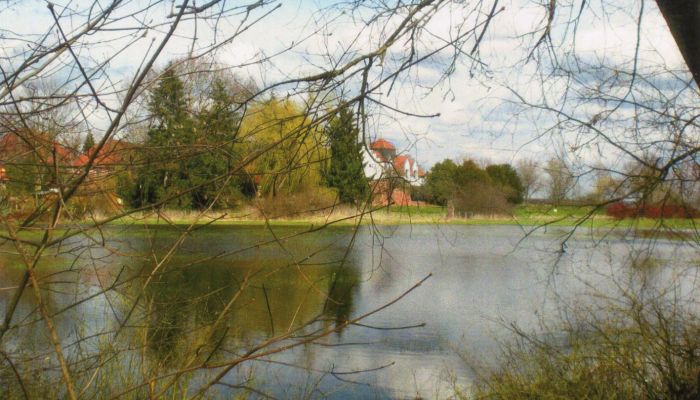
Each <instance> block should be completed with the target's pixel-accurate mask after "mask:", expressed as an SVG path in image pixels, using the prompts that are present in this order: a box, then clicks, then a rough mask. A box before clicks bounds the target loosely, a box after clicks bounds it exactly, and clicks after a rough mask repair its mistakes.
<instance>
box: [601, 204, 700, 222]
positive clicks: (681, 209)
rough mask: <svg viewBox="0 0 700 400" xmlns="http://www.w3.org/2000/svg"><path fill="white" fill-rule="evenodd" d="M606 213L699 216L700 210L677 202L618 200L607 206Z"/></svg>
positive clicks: (623, 217) (634, 215)
mask: <svg viewBox="0 0 700 400" xmlns="http://www.w3.org/2000/svg"><path fill="white" fill-rule="evenodd" d="M605 211H606V214H607V215H609V216H611V217H613V218H616V219H625V218H654V219H658V218H698V217H700V211H698V210H696V209H695V208H693V207H690V206H681V205H676V204H658V203H657V204H629V203H623V202H617V203H613V204H610V205H609V206H608V207H607V208H606V210H605Z"/></svg>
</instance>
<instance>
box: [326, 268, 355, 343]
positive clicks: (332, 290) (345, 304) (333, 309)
mask: <svg viewBox="0 0 700 400" xmlns="http://www.w3.org/2000/svg"><path fill="white" fill-rule="evenodd" d="M359 282H360V273H359V270H358V268H355V266H354V265H353V264H352V262H351V260H350V259H348V260H346V261H345V263H343V264H342V265H340V266H338V267H336V268H334V270H333V274H332V276H331V279H330V282H329V285H330V287H329V290H328V299H326V301H325V305H324V310H323V313H324V315H325V316H326V317H328V318H332V319H333V320H334V321H335V325H336V327H338V326H339V325H340V324H342V323H343V322H346V321H347V320H348V319H349V318H350V315H351V314H352V312H353V311H354V300H355V294H356V291H357V286H358V285H359ZM341 332H342V331H338V334H340V333H341Z"/></svg>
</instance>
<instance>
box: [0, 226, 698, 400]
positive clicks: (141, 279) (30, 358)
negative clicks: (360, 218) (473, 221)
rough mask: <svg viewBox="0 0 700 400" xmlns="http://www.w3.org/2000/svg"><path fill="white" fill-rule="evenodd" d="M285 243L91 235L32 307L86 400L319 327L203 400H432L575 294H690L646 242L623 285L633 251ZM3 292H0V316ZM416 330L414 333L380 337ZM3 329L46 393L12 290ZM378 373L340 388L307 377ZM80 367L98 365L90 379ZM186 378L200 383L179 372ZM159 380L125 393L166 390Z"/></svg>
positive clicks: (511, 236) (675, 263) (399, 234)
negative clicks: (511, 333)
mask: <svg viewBox="0 0 700 400" xmlns="http://www.w3.org/2000/svg"><path fill="white" fill-rule="evenodd" d="M302 229H303V228H276V237H277V238H285V237H288V238H287V239H280V240H279V241H273V240H272V239H273V237H272V235H271V234H270V232H269V231H267V229H266V228H264V227H209V228H207V229H205V230H201V231H198V232H195V233H194V234H188V235H186V238H185V240H184V242H183V243H182V246H181V248H180V250H179V251H178V252H177V253H176V254H174V255H173V256H168V254H169V249H170V248H171V246H172V245H173V243H176V242H178V240H179V238H180V235H181V232H179V231H178V230H177V229H173V228H167V229H156V230H146V229H142V228H139V229H137V228H114V229H113V230H109V231H107V234H108V240H107V243H106V244H107V245H106V246H97V245H94V243H92V242H89V241H86V240H83V241H80V240H76V241H75V242H73V243H70V244H69V245H68V244H67V245H66V246H65V248H64V249H62V250H61V251H58V252H56V253H55V254H54V256H52V257H49V258H47V259H45V260H43V263H42V264H41V265H40V268H39V269H38V270H39V271H40V274H41V281H42V287H43V293H44V295H43V296H44V299H45V300H46V302H47V304H48V305H49V309H50V312H51V313H52V314H54V315H55V322H56V325H57V329H58V331H59V334H60V336H61V337H62V338H63V345H64V348H65V350H66V354H67V356H68V357H69V359H71V360H72V361H74V362H75V364H74V365H73V366H72V370H73V372H74V374H75V377H76V380H77V381H78V383H79V384H82V385H85V384H87V383H88V382H91V386H90V387H91V390H92V391H93V393H95V394H96V395H97V393H100V391H103V392H104V393H117V392H120V391H123V390H125V389H127V388H129V387H130V386H132V385H135V384H138V383H140V382H141V381H143V380H145V379H146V380H147V379H148V378H149V377H157V376H163V375H165V376H168V377H169V378H168V379H170V378H173V377H177V382H178V385H179V387H183V388H184V389H182V390H184V392H185V393H189V394H193V393H194V392H196V390H197V388H199V387H201V386H202V385H203V384H205V383H206V382H208V381H209V380H210V379H211V378H212V377H213V376H215V375H216V374H218V373H219V372H221V369H220V368H219V369H217V368H214V367H213V366H216V365H217V363H220V362H224V361H230V360H232V359H235V358H237V357H240V356H242V355H245V354H246V353H247V352H250V351H252V350H254V349H256V346H259V345H260V344H261V343H265V341H266V340H269V339H270V338H271V337H279V338H280V340H279V341H278V342H277V343H276V344H275V348H276V347H283V346H287V345H290V344H294V343H302V342H304V341H305V340H306V339H308V338H309V337H310V336H309V335H313V334H315V333H318V332H321V331H325V330H329V329H336V332H335V333H333V334H332V335H329V336H327V337H323V338H322V339H321V340H318V341H315V343H305V344H303V345H301V346H299V347H296V348H293V349H291V350H289V351H284V352H280V353H274V354H270V355H269V356H265V357H262V358H261V359H260V360H257V361H251V362H246V363H242V364H241V365H240V366H239V367H237V368H235V369H233V370H231V371H230V372H229V373H228V375H226V376H225V377H224V379H223V380H224V381H225V382H227V383H229V384H232V385H233V384H234V383H236V384H239V385H238V386H239V387H238V388H234V387H226V386H217V387H215V388H214V389H213V391H212V392H210V394H211V395H212V396H215V395H220V396H221V397H230V396H232V395H234V394H237V393H241V392H245V390H244V389H241V388H240V387H241V386H244V385H241V384H240V383H241V382H246V384H247V385H252V386H255V387H256V388H259V389H261V390H264V391H265V392H268V393H270V394H272V395H275V396H277V397H283V398H295V397H302V396H304V395H307V394H311V397H322V396H321V394H323V395H324V396H325V395H328V396H330V397H335V398H356V397H367V396H371V397H375V398H383V397H389V398H391V397H410V396H424V397H435V396H437V397H445V396H446V394H447V393H448V392H449V390H450V386H451V379H452V378H451V377H450V376H448V375H446V371H449V372H450V373H452V374H454V376H456V377H457V383H458V384H468V382H469V379H470V372H469V370H468V368H467V367H466V366H465V365H464V363H463V362H462V360H461V359H460V358H459V356H457V355H455V351H456V350H458V351H469V352H470V354H471V355H472V356H474V357H477V358H480V359H486V360H488V359H489V358H491V356H492V355H493V354H494V352H496V351H497V349H496V347H495V341H494V338H497V337H499V335H500V336H502V335H503V334H504V331H503V330H502V329H501V330H499V324H498V323H496V324H494V323H493V321H504V322H506V323H517V324H518V325H519V326H522V327H524V328H525V329H537V327H538V326H539V323H540V322H541V321H542V318H545V319H547V318H549V319H555V318H559V317H560V316H561V314H560V312H561V310H562V305H566V304H582V303H585V302H589V301H595V298H596V297H585V299H586V301H582V299H584V297H582V295H583V294H595V295H600V294H605V296H613V295H614V294H615V293H619V291H620V290H622V289H625V290H627V289H629V288H632V289H635V290H636V289H639V290H641V289H644V288H648V287H650V286H649V285H652V286H654V287H656V288H658V287H661V286H662V285H667V284H668V285H670V283H672V282H681V284H682V285H685V286H684V289H683V290H684V291H685V292H689V291H690V290H691V289H692V288H693V287H694V283H693V282H694V281H693V280H690V279H685V277H687V276H689V273H694V272H695V271H696V269H697V266H696V265H695V264H692V262H691V261H690V260H693V259H694V257H695V249H693V248H691V247H689V246H685V245H682V244H679V243H677V242H671V241H666V242H663V241H661V242H657V243H656V244H655V247H654V251H653V257H654V259H653V260H652V261H653V262H651V261H649V262H647V264H645V265H646V266H647V267H648V268H646V269H640V268H638V267H639V266H638V265H637V266H631V263H630V262H629V258H628V257H627V255H628V254H634V253H635V251H636V248H635V244H631V243H629V242H625V241H619V240H609V241H608V242H606V243H604V244H600V243H597V242H596V241H594V240H592V239H591V238H590V237H587V236H577V237H575V238H574V239H573V240H572V242H570V244H569V247H568V251H567V254H564V255H561V254H559V253H558V252H557V250H558V248H559V246H558V243H557V233H556V232H554V233H549V234H547V235H534V236H532V237H531V238H530V239H529V240H528V241H526V242H524V243H519V240H520V239H521V237H522V232H521V231H520V230H519V229H517V228H514V227H442V228H434V227H428V226H420V227H402V228H399V229H393V230H392V232H390V233H391V236H392V237H391V238H386V239H385V240H383V242H382V246H377V244H378V240H377V237H376V236H375V235H373V233H372V231H370V230H366V229H363V230H362V232H360V235H359V237H358V238H357V243H356V245H355V246H354V247H353V248H352V249H351V250H350V251H349V252H348V251H347V244H348V243H349V242H350V240H351V238H352V230H351V229H349V228H338V229H329V230H324V231H321V232H317V233H314V234H310V235H304V236H298V237H290V236H293V235H294V234H295V233H298V232H299V231H300V230H302ZM384 233H387V232H384ZM641 245H645V244H644V243H642V244H641ZM88 246H89V247H88ZM68 249H71V250H68ZM74 249H82V251H81V252H79V253H77V252H75V251H74ZM152 249H155V250H154V251H151V250H152ZM76 254H78V256H77V258H76ZM18 265H19V259H17V257H16V256H13V255H11V254H3V255H2V256H1V257H0V282H2V285H0V286H3V287H11V286H13V285H16V282H18V281H19V279H20V276H21V273H22V269H21V268H20V267H18ZM431 272H432V273H433V274H434V275H433V278H431V279H430V280H429V281H428V282H426V283H425V284H424V285H423V286H422V287H421V288H419V290H417V291H415V292H414V293H412V294H411V295H410V296H409V297H407V298H406V299H404V300H402V301H401V302H399V303H397V304H396V305H394V306H392V307H391V308H389V309H388V310H386V311H385V312H382V313H380V314H378V315H375V316H372V317H370V318H368V319H367V320H365V321H363V324H365V325H368V326H372V327H374V328H369V327H367V326H352V325H350V326H346V325H345V322H346V321H348V320H349V319H352V318H354V317H356V316H358V315H361V314H363V313H366V312H368V311H371V310H373V309H376V308H377V307H379V306H381V305H383V304H385V303H386V302H388V301H391V300H392V299H394V298H395V297H396V296H398V295H400V294H401V293H403V292H404V291H405V290H406V289H407V288H408V287H410V286H411V285H413V284H414V283H415V282H417V281H418V280H420V279H421V278H423V277H424V276H425V275H426V274H428V273H431ZM642 283H643V285H642ZM644 285H646V286H644ZM107 289H109V290H107ZM12 292H13V291H12V290H3V291H0V302H1V303H2V304H1V305H2V310H3V312H4V309H5V305H6V304H7V302H8V301H9V299H10V296H11V294H12ZM598 298H599V297H598ZM591 299H592V300H591ZM76 302H78V304H76ZM37 321H38V322H37ZM419 323H425V326H421V327H416V328H412V329H407V330H396V329H392V328H396V327H401V326H407V325H416V324H419ZM13 324H14V325H15V327H14V328H13V329H12V330H11V331H10V332H9V333H8V335H7V336H6V337H5V338H4V339H3V343H2V349H3V351H5V352H7V353H8V354H10V355H11V356H12V358H13V359H14V360H16V361H17V362H18V365H20V366H21V373H22V376H23V377H24V379H25V380H26V381H27V382H28V383H29V384H30V385H31V386H32V387H33V388H40V387H42V382H44V381H46V380H48V381H53V382H52V384H53V387H54V388H59V389H58V390H60V387H61V385H60V382H59V381H60V378H59V376H58V371H57V369H56V365H55V363H54V361H53V357H52V353H51V348H50V342H49V340H48V337H47V335H46V333H45V329H44V326H43V323H42V322H41V321H40V320H39V317H38V313H37V312H36V299H34V298H33V296H32V295H31V293H30V292H29V291H28V292H26V293H25V294H24V296H23V297H22V298H21V301H20V303H19V308H18V312H17V313H16V315H15V317H14V318H13ZM377 328H379V329H377ZM116 332H119V333H118V334H116ZM37 354H40V355H41V356H40V357H37ZM390 364H393V366H392V367H390V368H380V369H378V370H376V371H374V372H372V373H365V374H357V375H352V376H347V378H348V379H346V380H341V379H338V377H343V376H345V375H342V374H340V375H335V376H334V375H333V374H324V373H321V372H319V371H334V372H349V371H358V370H375V369H377V368H379V367H382V366H385V365H390ZM95 365H103V367H101V369H100V371H99V373H97V374H96V375H95V376H92V372H93V371H95V369H94V366H95ZM197 365H206V366H207V367H208V368H206V369H204V370H198V371H194V370H189V369H188V368H190V367H192V366H197ZM178 371H180V372H178ZM168 374H171V375H168ZM0 379H1V380H2V381H0V387H4V388H7V389H5V390H7V391H9V392H2V391H0V396H2V397H5V395H9V394H11V393H19V392H17V391H16V390H17V387H16V383H14V382H15V380H14V379H13V376H12V374H11V373H10V374H8V373H7V371H4V372H3V373H0ZM168 379H165V380H164V381H163V382H164V383H163V384H162V385H161V386H157V387H151V386H148V385H146V386H143V387H138V388H137V389H136V390H134V391H133V392H129V395H131V397H134V398H143V397H147V396H148V395H152V394H153V393H159V392H158V391H159V390H160V391H167V390H174V389H172V388H173V387H177V385H174V386H172V387H167V386H166V384H167V383H168V382H170V381H169V380H168ZM348 380H350V381H353V382H357V383H348V382H347V381H348ZM43 387H46V385H43ZM292 387H293V389H292ZM0 390H2V389H0ZM33 390H34V389H33ZM36 390H38V389H36ZM54 390H55V389H54ZM88 393H90V392H89V391H88ZM441 394H444V395H441ZM37 395H39V396H40V395H41V393H37ZM40 397H41V396H40ZM98 397H99V396H98Z"/></svg>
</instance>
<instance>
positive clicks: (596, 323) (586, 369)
mask: <svg viewBox="0 0 700 400" xmlns="http://www.w3.org/2000/svg"><path fill="white" fill-rule="evenodd" d="M608 311H610V315H608V316H607V317H606V318H604V319H600V318H595V317H590V318H588V319H586V320H583V321H581V320H579V321H576V327H573V326H571V325H569V326H567V327H565V328H564V332H565V336H564V340H563V343H562V342H561V341H560V342H559V343H554V341H553V340H551V339H550V340H546V339H538V338H534V337H533V336H528V335H527V334H524V333H523V332H521V331H516V332H517V334H518V337H520V339H521V340H519V341H518V342H516V343H515V344H512V345H509V346H506V347H505V348H504V353H503V362H502V363H501V365H500V366H499V367H498V368H496V369H492V370H490V371H487V372H486V373H485V374H482V375H481V376H480V379H479V381H478V382H477V383H476V385H475V387H474V391H473V393H470V394H466V395H463V396H462V397H463V398H477V399H523V398H532V399H535V398H536V399H679V400H680V399H698V398H700V388H699V383H698V378H699V377H700V376H699V375H698V372H699V371H700V324H699V323H698V320H697V319H696V318H694V317H693V316H692V313H680V312H679V311H678V310H677V309H676V308H675V307H673V306H669V307H660V306H658V305H651V306H647V307H641V306H640V305H639V304H635V305H634V306H633V307H631V308H630V309H628V310H626V311H622V312H614V311H611V310H608Z"/></svg>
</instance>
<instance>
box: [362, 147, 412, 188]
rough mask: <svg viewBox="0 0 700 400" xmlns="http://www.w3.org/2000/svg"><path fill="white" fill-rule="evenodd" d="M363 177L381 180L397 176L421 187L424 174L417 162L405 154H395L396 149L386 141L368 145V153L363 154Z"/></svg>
mask: <svg viewBox="0 0 700 400" xmlns="http://www.w3.org/2000/svg"><path fill="white" fill-rule="evenodd" d="M364 163H365V176H367V177H368V178H371V179H381V178H382V177H388V176H399V177H401V178H403V179H404V180H405V181H407V182H408V183H410V184H411V185H422V184H423V181H424V178H425V172H424V171H423V170H422V169H421V168H420V167H419V165H418V162H417V161H416V160H415V159H413V157H411V156H409V155H407V154H398V155H397V154H396V147H395V146H394V145H393V144H392V143H391V142H389V141H388V140H386V139H378V140H375V141H374V142H372V143H370V145H369V151H368V152H367V151H365V152H364Z"/></svg>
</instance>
